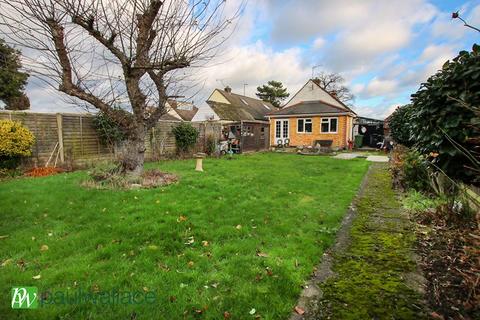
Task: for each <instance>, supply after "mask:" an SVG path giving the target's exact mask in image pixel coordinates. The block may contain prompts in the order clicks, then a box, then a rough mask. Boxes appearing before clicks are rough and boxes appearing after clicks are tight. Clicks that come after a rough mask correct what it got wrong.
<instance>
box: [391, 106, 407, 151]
mask: <svg viewBox="0 0 480 320" xmlns="http://www.w3.org/2000/svg"><path fill="white" fill-rule="evenodd" d="M411 115H412V105H411V104H407V105H404V106H402V107H399V108H397V110H395V111H394V112H393V113H392V115H391V116H390V120H389V121H388V126H389V127H390V134H391V136H392V139H393V141H395V142H397V143H400V144H402V145H404V146H406V147H411V146H412V144H413V141H412V130H411V123H410V122H411Z"/></svg>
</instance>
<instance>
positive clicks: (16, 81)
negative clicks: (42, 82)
mask: <svg viewBox="0 0 480 320" xmlns="http://www.w3.org/2000/svg"><path fill="white" fill-rule="evenodd" d="M21 67H22V64H21V63H20V51H18V50H15V49H13V48H12V47H10V46H8V45H7V44H6V43H5V41H4V40H3V39H0V100H1V101H3V102H4V103H5V104H6V106H5V109H8V110H25V109H29V108H30V102H29V101H28V97H27V96H25V94H24V93H23V91H24V90H25V85H26V84H27V79H28V74H26V73H24V72H20V71H19V70H20V68H21Z"/></svg>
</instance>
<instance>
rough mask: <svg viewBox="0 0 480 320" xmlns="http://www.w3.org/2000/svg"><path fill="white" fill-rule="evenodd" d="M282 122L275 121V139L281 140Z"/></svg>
mask: <svg viewBox="0 0 480 320" xmlns="http://www.w3.org/2000/svg"><path fill="white" fill-rule="evenodd" d="M281 130H282V128H281V122H280V121H279V120H277V121H275V138H281Z"/></svg>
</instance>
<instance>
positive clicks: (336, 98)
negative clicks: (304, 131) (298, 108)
mask: <svg viewBox="0 0 480 320" xmlns="http://www.w3.org/2000/svg"><path fill="white" fill-rule="evenodd" d="M309 83H312V84H313V85H315V86H316V87H317V88H319V89H320V90H322V91H323V92H324V93H326V94H327V95H328V96H330V97H331V98H332V99H333V100H334V101H336V102H337V103H338V107H342V108H344V109H346V110H347V111H350V112H352V113H354V114H356V113H355V112H354V111H353V110H352V109H351V108H350V107H349V106H347V105H346V104H345V103H343V102H342V101H341V100H340V99H338V97H337V96H336V95H333V94H331V93H330V92H328V91H327V90H325V89H323V88H322V87H321V86H320V84H319V83H318V82H317V81H314V80H313V79H309V80H308V81H307V82H306V83H305V84H304V85H303V87H302V88H301V89H300V90H298V91H297V92H296V93H295V94H294V95H293V96H292V97H291V98H290V99H289V100H288V102H287V103H286V104H285V105H288V104H289V103H290V102H291V101H292V100H293V99H294V98H295V97H296V96H297V95H298V94H299V93H300V92H301V91H302V90H303V89H304V88H305V87H306V86H307V85H308V84H309ZM321 100H323V99H321ZM312 101H314V100H312ZM325 103H327V104H330V105H332V106H335V105H333V104H331V103H328V102H325ZM289 107H290V106H289Z"/></svg>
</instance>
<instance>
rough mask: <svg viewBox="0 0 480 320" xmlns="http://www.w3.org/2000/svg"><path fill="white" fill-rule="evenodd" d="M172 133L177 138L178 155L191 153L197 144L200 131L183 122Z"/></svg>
mask: <svg viewBox="0 0 480 320" xmlns="http://www.w3.org/2000/svg"><path fill="white" fill-rule="evenodd" d="M172 133H173V135H174V136H175V144H176V145H177V152H178V153H187V152H189V151H190V150H191V149H192V148H193V146H195V143H197V139H198V130H197V129H195V128H194V127H193V126H192V125H191V124H190V123H187V122H182V123H181V124H179V125H178V126H176V127H174V128H173V129H172Z"/></svg>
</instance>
